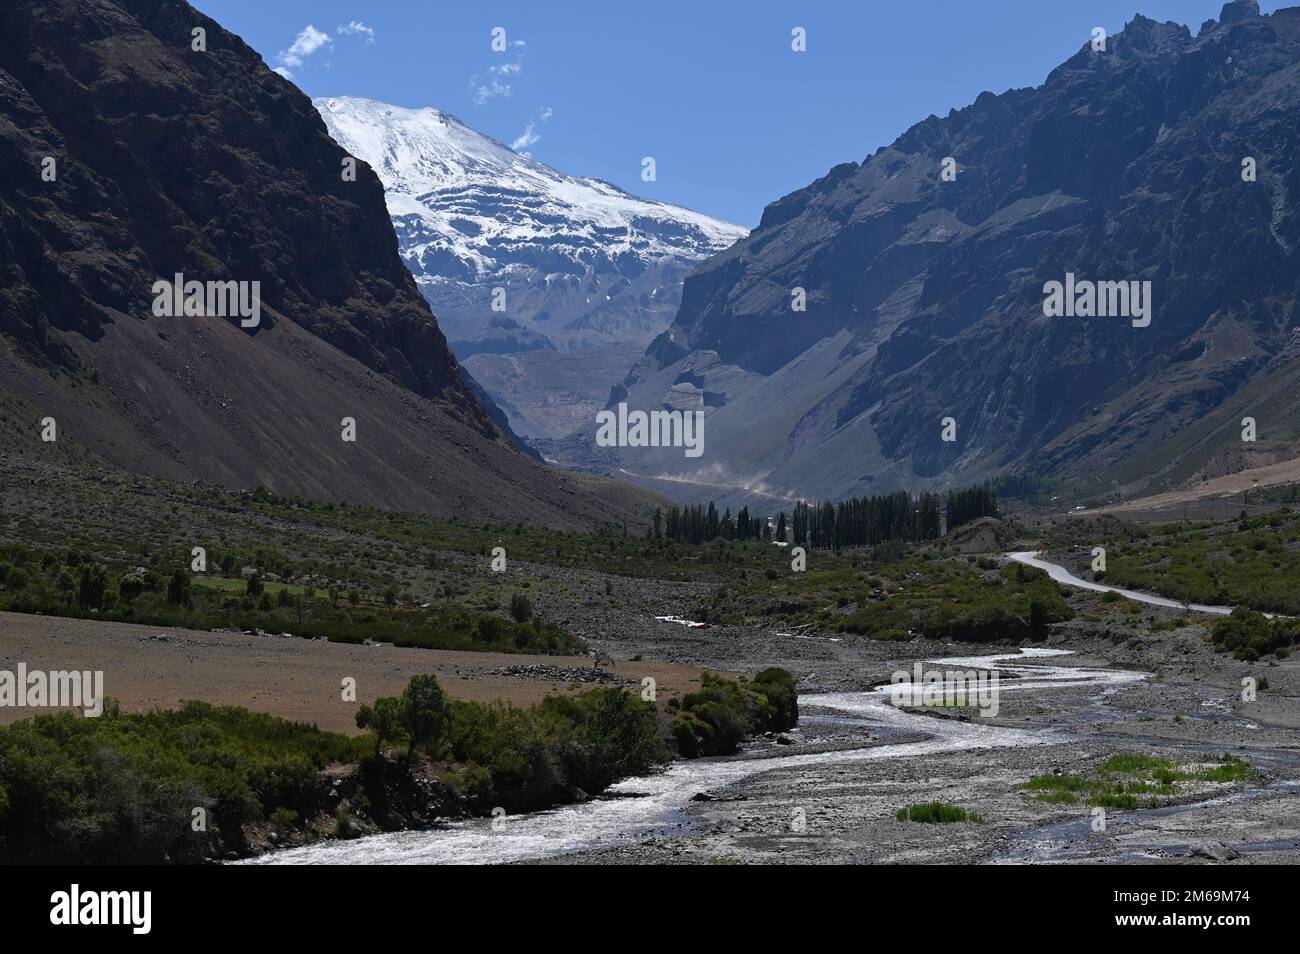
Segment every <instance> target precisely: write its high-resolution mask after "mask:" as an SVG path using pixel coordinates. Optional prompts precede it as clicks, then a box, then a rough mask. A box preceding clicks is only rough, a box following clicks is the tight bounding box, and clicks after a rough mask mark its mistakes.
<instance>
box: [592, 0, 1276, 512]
mask: <svg viewBox="0 0 1300 954" xmlns="http://www.w3.org/2000/svg"><path fill="white" fill-rule="evenodd" d="M1247 156H1249V157H1252V158H1254V159H1255V161H1256V163H1257V168H1258V180H1257V181H1255V182H1244V181H1243V180H1242V175H1241V172H1242V165H1241V163H1242V159H1243V158H1244V157H1247ZM945 157H953V158H955V159H956V161H957V164H958V169H959V172H958V175H957V178H956V181H952V182H946V181H942V180H941V177H940V170H941V163H942V162H943V160H944V158H945ZM1298 198H1300V9H1295V10H1283V11H1279V12H1278V13H1276V14H1275V15H1273V16H1271V17H1261V16H1259V13H1258V7H1257V5H1256V4H1254V3H1253V0H1239V2H1235V3H1230V4H1228V6H1227V7H1225V9H1224V13H1223V15H1222V17H1221V20H1220V22H1217V23H1215V22H1210V23H1208V24H1206V25H1205V26H1204V27H1203V28H1202V30H1201V32H1200V34H1199V35H1198V36H1193V35H1192V33H1191V32H1190V31H1189V30H1188V29H1187V28H1186V27H1183V26H1181V25H1178V24H1174V23H1163V24H1162V23H1157V22H1155V21H1152V20H1149V19H1145V18H1143V17H1137V18H1135V19H1134V20H1133V22H1132V23H1130V24H1129V25H1128V26H1127V27H1126V28H1125V30H1124V31H1123V32H1122V33H1120V34H1118V35H1116V36H1113V37H1111V38H1110V40H1109V43H1108V48H1107V51H1106V52H1104V53H1102V52H1094V51H1093V50H1091V49H1090V48H1089V47H1088V46H1085V47H1084V48H1083V49H1081V50H1080V52H1079V53H1078V54H1076V55H1075V56H1074V57H1072V58H1071V59H1070V60H1069V61H1067V62H1066V63H1064V64H1063V65H1062V66H1060V67H1059V68H1058V69H1056V70H1055V71H1053V73H1052V74H1051V75H1050V76H1049V77H1048V79H1047V81H1046V82H1045V83H1044V84H1043V85H1042V86H1041V87H1038V88H1036V89H1023V90H1012V91H1009V92H1007V93H1004V94H1002V95H1000V96H995V95H993V94H991V93H984V94H982V95H981V96H980V97H979V98H978V99H977V100H976V101H975V103H974V104H972V105H971V106H969V107H967V108H965V109H962V110H958V111H953V112H952V113H950V114H949V115H948V116H947V117H946V118H943V119H940V118H937V117H930V118H929V119H927V120H925V121H924V122H921V123H919V124H917V125H916V126H914V127H913V128H912V129H910V130H908V131H907V132H906V133H905V134H904V135H903V136H901V137H900V138H899V139H898V141H897V142H895V143H894V144H893V145H891V146H889V147H886V148H884V149H881V150H879V151H878V152H876V153H875V154H874V155H872V156H870V157H869V158H868V159H867V160H866V161H864V162H863V163H862V164H861V165H857V164H854V163H846V164H843V165H840V166H836V167H835V168H833V169H832V170H831V171H830V172H829V173H828V174H827V175H826V176H825V177H823V178H822V179H820V180H818V181H817V182H814V183H812V184H811V185H809V186H808V187H806V188H804V189H802V190H800V191H798V192H796V193H793V194H791V195H789V196H786V197H785V198H783V199H781V200H779V201H777V202H775V203H773V204H772V205H770V206H769V207H768V208H767V210H766V211H765V213H764V216H763V220H762V223H761V224H760V226H759V227H758V228H757V229H756V230H755V231H754V232H753V233H752V234H751V235H750V236H749V237H748V238H746V239H744V240H742V241H741V242H738V243H737V244H736V245H735V246H733V247H732V248H731V249H728V250H727V251H726V252H724V253H722V254H720V255H718V256H716V257H714V258H713V259H711V260H710V261H708V262H706V263H705V264H704V265H702V266H701V267H700V268H698V269H697V270H696V271H695V272H694V273H693V274H692V275H691V276H690V277H689V278H688V279H687V282H686V285H685V288H684V293H683V303H682V307H681V310H680V311H679V313H678V316H677V318H676V320H675V322H674V324H673V327H672V328H671V329H670V330H669V332H667V333H666V334H665V335H664V336H662V337H661V338H660V339H658V340H657V341H656V342H655V343H654V344H653V345H652V346H651V347H650V349H649V351H648V352H647V355H646V357H645V358H644V359H643V360H642V361H641V362H640V363H639V364H638V366H637V367H636V368H635V369H634V370H633V372H632V374H631V375H630V376H629V378H628V380H627V381H626V382H625V385H624V386H623V387H622V388H620V389H619V391H618V396H619V397H620V398H624V397H625V399H626V400H628V401H629V403H631V404H633V405H634V406H640V407H657V406H659V405H660V403H661V402H663V401H664V395H665V393H666V391H667V389H668V388H669V387H672V386H673V384H674V383H676V382H678V381H679V380H681V379H683V377H684V376H687V375H689V376H693V380H698V381H699V382H700V388H701V390H702V391H705V392H712V393H713V394H714V395H715V398H714V400H713V401H712V403H711V404H707V405H706V407H708V408H710V409H709V410H707V412H706V413H708V414H709V415H710V416H709V437H708V440H709V444H708V446H707V447H706V452H705V457H706V460H707V463H708V464H709V465H710V466H712V468H713V470H714V473H715V474H721V475H726V476H727V478H728V479H731V480H746V481H750V482H753V481H760V480H761V481H762V482H764V483H765V484H767V485H769V486H773V487H780V488H783V489H786V490H788V491H789V492H793V493H804V494H810V495H826V496H841V495H845V494H848V493H855V492H862V491H863V490H865V489H867V488H872V489H874V490H879V489H881V488H882V486H884V485H891V486H896V485H907V486H913V487H918V486H923V485H935V484H945V483H949V482H955V481H961V480H968V479H973V478H977V477H982V476H986V475H990V474H993V473H996V472H998V471H1006V470H1012V469H1029V470H1038V471H1043V472H1047V473H1051V474H1055V475H1058V476H1062V477H1078V478H1080V479H1085V480H1091V479H1093V478H1094V477H1096V476H1097V475H1098V474H1099V473H1100V472H1101V471H1102V470H1103V469H1105V468H1107V467H1110V466H1112V465H1114V464H1116V463H1118V462H1120V461H1122V460H1125V459H1126V458H1128V457H1129V456H1131V455H1132V454H1134V453H1135V452H1137V451H1138V450H1139V449H1142V450H1146V451H1149V450H1151V449H1152V448H1153V447H1156V446H1158V445H1160V444H1161V442H1163V441H1165V440H1167V439H1168V438H1170V437H1171V436H1172V435H1174V434H1176V433H1177V432H1178V431H1179V430H1180V429H1182V428H1184V427H1186V426H1187V425H1189V424H1191V423H1192V422H1194V421H1196V420H1198V419H1200V418H1201V417H1203V416H1205V415H1206V414H1208V413H1209V412H1210V411H1212V410H1213V409H1214V408H1216V407H1218V406H1220V405H1221V404H1222V403H1223V402H1224V401H1225V400H1226V399H1227V398H1229V397H1230V396H1231V395H1233V394H1235V393H1236V392H1237V391H1238V390H1239V389H1241V388H1242V387H1243V386H1244V385H1245V384H1247V383H1248V382H1249V381H1251V380H1252V378H1253V377H1254V376H1255V375H1257V374H1259V373H1261V372H1262V371H1263V369H1264V368H1265V367H1266V366H1267V365H1268V364H1269V362H1270V360H1272V359H1273V358H1274V357H1276V356H1279V355H1281V354H1282V353H1283V350H1284V348H1285V347H1286V345H1287V343H1288V340H1289V337H1290V333H1291V330H1292V327H1293V323H1294V316H1293V309H1294V302H1295V297H1296V292H1297V284H1298V281H1297V279H1298V276H1300V259H1298V258H1297V249H1298V248H1300V217H1298V216H1297V215H1296V211H1295V208H1296V201H1297V199H1298ZM1066 272H1073V273H1075V274H1076V275H1077V276H1078V277H1079V278H1086V279H1091V280H1098V281H1104V280H1112V281H1142V280H1146V281H1150V282H1152V288H1153V293H1154V296H1155V297H1154V301H1155V312H1154V316H1153V320H1152V322H1151V325H1150V326H1149V327H1146V328H1134V327H1132V326H1131V324H1130V322H1129V321H1127V320H1124V319H1119V318H1091V319H1082V318H1048V317H1045V316H1044V314H1043V309H1042V305H1043V297H1044V295H1043V285H1044V283H1045V282H1047V281H1051V280H1057V281H1061V280H1064V278H1065V274H1066ZM796 287H801V288H804V289H806V292H807V296H808V310H807V312H806V313H797V312H794V311H792V310H791V307H790V304H791V290H792V289H794V288H796ZM801 362H802V363H803V364H804V365H806V366H808V367H810V368H816V369H817V373H815V374H809V373H799V374H796V373H795V372H794V370H793V369H795V368H797V367H798V366H799V365H800V363H801ZM841 372H842V373H843V375H844V376H845V377H844V380H842V381H840V380H836V378H835V376H836V374H837V373H841ZM1292 410H1300V408H1296V409H1292ZM947 416H951V417H953V418H955V419H956V420H957V422H958V431H957V432H958V440H957V441H956V442H953V443H945V442H943V441H941V439H940V437H941V427H940V421H941V419H942V418H944V417H947ZM774 427H775V428H778V429H779V431H780V433H779V434H773V433H772V431H773V428H774ZM1294 450H1297V451H1300V449H1294ZM715 452H716V455H717V456H715ZM1208 452H1210V451H1208V450H1207V453H1208ZM1171 453H1172V451H1171ZM1148 460H1149V463H1148V465H1147V467H1146V468H1145V469H1144V471H1143V472H1142V473H1140V474H1138V475H1130V479H1132V480H1135V481H1137V482H1139V483H1141V482H1148V481H1155V480H1157V479H1160V478H1162V477H1163V473H1164V470H1165V469H1166V466H1167V465H1169V464H1172V460H1166V459H1165V458H1164V457H1163V456H1162V455H1161V454H1159V453H1157V454H1154V455H1152V456H1150V457H1149V458H1148ZM655 463H656V464H657V465H663V464H668V463H671V461H670V460H669V459H668V457H667V455H664V457H663V458H662V459H660V460H656V461H655ZM678 466H679V467H680V466H682V465H680V464H679V465H678Z"/></svg>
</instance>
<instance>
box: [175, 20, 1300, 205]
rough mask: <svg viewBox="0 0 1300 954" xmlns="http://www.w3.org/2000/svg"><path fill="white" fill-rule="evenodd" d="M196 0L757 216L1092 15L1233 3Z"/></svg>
mask: <svg viewBox="0 0 1300 954" xmlns="http://www.w3.org/2000/svg"><path fill="white" fill-rule="evenodd" d="M193 2H195V5H196V6H197V7H198V8H199V9H201V10H202V11H203V12H204V13H206V14H208V15H209V16H211V17H213V18H215V19H216V20H218V21H219V22H220V23H222V24H223V25H224V26H225V27H226V28H227V29H229V30H232V31H234V32H235V33H238V34H239V35H240V36H242V37H243V38H244V40H245V41H246V42H248V43H249V44H250V45H251V46H252V47H253V48H254V49H256V50H258V51H259V52H260V53H261V54H262V56H263V57H264V58H265V59H266V61H267V62H268V63H269V64H270V65H271V66H273V67H277V66H278V67H280V68H282V69H283V70H286V71H287V72H288V73H289V74H290V75H291V78H292V79H293V81H294V82H295V83H297V84H298V86H299V87H300V88H301V89H302V90H303V91H304V92H306V93H307V94H308V95H311V96H339V95H352V96H365V97H369V98H372V99H378V100H383V101H386V102H390V103H395V104H397V105H399V106H408V107H418V106H436V107H438V108H439V109H444V110H447V111H448V112H451V113H454V114H455V115H457V116H459V117H460V119H461V120H463V121H464V122H465V123H466V124H468V125H469V126H471V127H472V128H474V129H477V130H479V131H481V132H484V133H487V134H488V135H491V136H494V137H495V138H497V139H500V140H501V141H503V142H505V143H507V144H512V143H519V145H518V148H519V149H520V150H521V151H527V152H529V153H530V154H531V155H532V156H533V157H534V158H535V159H538V160H540V161H542V162H545V163H547V164H549V165H552V166H555V167H556V168H557V169H560V170H561V171H564V172H568V173H573V174H576V175H588V176H598V177H599V178H602V179H606V180H608V181H610V182H613V183H615V184H616V185H619V186H621V187H623V188H625V189H627V190H628V191H630V192H633V193H636V194H639V195H644V196H646V197H648V198H655V199H661V200H664V201H668V202H676V203H679V204H681V205H685V206H688V207H690V208H694V209H698V210H700V211H702V212H706V213H709V214H710V215H715V216H718V217H719V218H723V219H727V220H730V221H733V222H737V223H740V224H741V225H746V226H751V227H752V226H753V225H755V224H757V222H758V219H759V217H760V216H761V215H762V211H763V207H764V206H765V205H766V204H768V203H769V202H772V201H773V200H775V199H777V198H779V197H781V196H783V195H785V194H787V193H788V192H791V191H792V190H794V189H798V188H801V187H802V186H804V185H806V184H808V183H809V182H810V181H812V180H813V179H815V178H817V177H819V176H821V175H822V174H823V173H825V172H826V170H827V169H829V168H830V167H831V166H833V165H835V164H836V163H839V162H844V161H846V160H855V161H860V160H862V159H863V158H864V157H865V156H866V155H868V154H869V153H870V152H872V151H873V150H875V149H876V148H877V147H879V146H882V145H886V144H888V143H889V142H892V141H893V140H894V139H895V138H896V137H897V136H898V135H899V134H900V133H901V132H903V131H904V130H905V129H907V128H908V127H909V126H911V125H912V124H913V123H915V122H917V121H919V120H921V119H924V118H925V117H926V116H927V115H929V114H930V113H935V114H937V115H941V116H942V115H944V114H946V113H947V112H948V110H949V109H950V108H952V107H961V106H965V105H967V104H969V103H970V102H972V101H973V100H974V99H975V97H976V96H978V95H979V93H980V92H982V91H983V90H986V89H987V90H992V91H993V92H997V93H1000V92H1003V91H1004V90H1006V89H1008V88H1011V87H1017V86H1030V85H1037V84H1039V83H1041V82H1042V81H1043V79H1044V78H1045V77H1046V76H1047V74H1048V72H1050V70H1051V69H1052V68H1053V67H1055V66H1056V65H1057V64H1059V63H1060V62H1061V61H1063V60H1065V59H1066V58H1067V57H1069V56H1070V55H1072V54H1073V53H1074V52H1075V51H1076V50H1077V49H1078V48H1079V47H1080V46H1081V45H1082V44H1083V43H1084V42H1086V41H1087V40H1088V38H1089V34H1090V32H1091V30H1092V28H1093V27H1094V26H1101V27H1104V28H1106V30H1107V31H1109V32H1115V31H1117V30H1119V29H1120V28H1121V27H1122V26H1123V25H1124V23H1126V22H1127V21H1128V20H1129V19H1131V18H1132V15H1133V13H1134V12H1136V11H1138V10H1140V11H1141V12H1142V13H1143V14H1144V15H1146V16H1149V17H1152V18H1155V19H1159V20H1176V21H1178V22H1181V23H1187V24H1189V25H1190V26H1191V28H1192V30H1193V32H1195V31H1196V29H1197V28H1198V27H1199V26H1200V24H1201V22H1202V21H1204V20H1206V19H1208V18H1210V17H1217V16H1218V14H1219V10H1220V7H1221V6H1222V3H1221V0H928V2H927V0H911V2H892V0H891V2H880V0H840V2H834V3H827V2H817V0H801V2H784V3H780V2H769V0H693V2H679V0H650V2H647V3H638V2H635V0H616V2H611V0H603V2H594V0H593V2H588V0H572V2H563V3H561V2H555V0H552V2H546V0H530V2H518V3H515V2H511V3H490V2H477V3H472V2H459V3H447V2H441V0H371V2H368V3H363V2H358V0H193ZM1288 2H1291V0H1288ZM1285 5H1287V4H1286V3H1279V2H1265V3H1263V4H1261V6H1263V8H1264V10H1265V12H1268V11H1271V10H1274V9H1276V8H1278V7H1279V6H1285ZM308 27H310V28H311V30H308V29H307V28H308ZM494 27H501V28H503V29H504V30H505V39H506V42H507V49H506V50H505V52H493V50H492V48H491V43H492V30H493V28H494ZM794 27H803V28H805V30H806V31H807V51H806V52H802V53H796V52H793V51H792V50H791V48H790V40H791V30H792V28H794ZM521 44H522V45H521ZM530 130H531V132H530ZM644 156H653V157H654V158H655V163H656V168H657V179H656V181H655V182H648V183H647V182H643V181H641V159H642V157H644Z"/></svg>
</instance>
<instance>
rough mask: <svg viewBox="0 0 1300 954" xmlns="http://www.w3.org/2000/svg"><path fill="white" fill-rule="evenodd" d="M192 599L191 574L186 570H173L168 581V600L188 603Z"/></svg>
mask: <svg viewBox="0 0 1300 954" xmlns="http://www.w3.org/2000/svg"><path fill="white" fill-rule="evenodd" d="M189 601H190V575H189V574H188V573H186V572H185V571H184V570H180V569H177V570H173V571H172V575H171V579H169V580H168V581H167V602H168V603H176V604H181V603H188V602H189Z"/></svg>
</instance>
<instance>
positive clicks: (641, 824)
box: [243, 648, 1147, 864]
mask: <svg viewBox="0 0 1300 954" xmlns="http://www.w3.org/2000/svg"><path fill="white" fill-rule="evenodd" d="M1067 655H1070V653H1069V652H1068V651H1066V650H1059V649H1042V648H1028V649H1022V650H1019V651H1016V652H1007V653H998V654H994V655H985V656H952V657H946V658H940V659H934V660H931V665H932V666H936V667H942V668H945V669H962V670H965V669H996V670H998V671H999V672H1000V673H1001V679H1000V683H999V686H998V689H999V691H1001V692H1008V691H1010V692H1017V691H1037V690H1043V689H1052V688H1058V687H1063V686H1081V685H1095V686H1097V687H1098V688H1099V690H1100V691H1102V692H1106V691H1114V690H1116V689H1118V688H1120V687H1122V686H1125V685H1128V684H1131V683H1133V682H1136V681H1140V680H1142V679H1145V678H1147V674H1146V673H1139V672H1128V671H1123V670H1110V669H1097V668H1086V667H1074V666H1066V665H1060V664H1057V663H1059V657H1062V656H1067ZM1049 659H1050V660H1053V663H1048V662H1047V661H1048V660H1049ZM799 704H800V707H801V708H803V709H809V708H818V709H822V710H826V709H829V710H833V711H834V712H835V713H837V714H839V715H840V716H841V717H844V718H851V719H853V720H855V721H858V722H861V723H864V724H865V725H866V726H867V727H868V728H870V729H878V730H882V731H884V732H889V733H897V732H899V731H900V730H901V731H905V732H908V733H913V734H915V733H924V734H925V736H926V738H924V739H922V740H920V741H911V742H901V743H898V744H893V745H888V744H887V745H876V746H873V747H870V748H862V749H850V750H847V751H835V752H820V753H815V754H807V755H795V754H792V755H787V756H778V757H771V758H761V759H755V758H744V757H740V758H735V757H733V758H727V759H697V760H692V761H679V762H674V763H672V764H671V765H670V766H669V767H668V768H667V769H666V770H664V771H663V772H660V773H658V774H655V775H651V776H647V777H642V778H633V779H627V780H625V781H623V782H619V783H618V784H616V785H614V786H612V787H611V788H610V789H609V790H608V791H607V792H606V794H605V795H604V796H602V797H601V798H599V799H597V800H596V801H592V802H588V803H587V804H584V805H570V806H565V807H562V808H557V809H553V810H550V811H545V812H534V813H530V814H523V815H513V816H508V817H506V818H502V819H498V820H497V821H496V823H495V825H494V824H493V823H492V822H489V821H487V820H482V819H475V820H471V821H464V822H455V823H452V824H450V825H448V826H447V827H446V828H442V829H438V830H433V831H408V832H394V833H390V834H383V835H374V836H370V837H367V838H360V839H356V840H353V841H335V842H327V843H323V844H319V845H311V846H308V847H305V848H292V849H286V850H283V851H274V852H270V853H268V854H265V855H262V856H260V857H258V858H255V859H250V860H249V861H247V862H243V863H245V864H495V863H501V862H510V861H523V860H527V859H533V858H542V857H549V856H553V855H560V854H565V853H568V852H574V851H580V850H584V849H591V848H599V847H601V846H604V845H611V844H619V843H626V842H629V841H635V840H639V839H642V838H645V837H649V836H652V835H656V834H672V833H674V832H677V833H680V832H681V831H682V830H683V827H682V826H683V824H684V823H687V822H688V821H689V819H688V818H687V816H685V815H684V814H683V810H684V809H685V808H686V806H687V805H688V804H689V803H690V800H691V796H693V795H694V794H696V793H697V792H702V791H708V790H711V789H716V788H719V787H721V786H724V785H727V784H730V783H732V782H736V781H739V780H741V779H743V778H746V777H749V776H751V775H755V774H757V773H760V772H770V771H773V770H778V769H790V768H799V767H803V766H809V767H811V766H816V765H820V764H825V763H830V762H834V763H838V764H843V763H850V762H872V761H876V760H879V759H900V758H920V757H924V756H927V755H933V754H936V753H944V752H955V751H961V750H972V751H974V750H981V749H993V748H1002V747H1008V746H1035V745H1050V744H1059V743H1061V742H1063V741H1065V739H1064V738H1063V737H1062V736H1061V734H1060V732H1059V730H1054V729H1037V730H1031V729H1020V728H1008V727H1002V726H996V725H990V724H988V723H986V722H981V721H980V720H978V719H975V720H972V721H969V722H964V721H959V720H956V719H936V718H932V717H929V716H924V715H918V714H914V713H910V712H907V711H904V710H903V709H900V708H897V707H896V706H895V705H894V704H893V703H892V702H891V701H890V689H889V687H888V686H885V687H880V688H877V689H873V690H871V691H867V692H837V693H825V694H814V695H804V696H800V698H799Z"/></svg>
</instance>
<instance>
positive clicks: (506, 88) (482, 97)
mask: <svg viewBox="0 0 1300 954" xmlns="http://www.w3.org/2000/svg"><path fill="white" fill-rule="evenodd" d="M510 46H511V47H512V48H514V50H515V58H514V59H513V60H510V61H509V62H506V63H500V64H497V65H494V66H489V67H488V68H487V69H486V70H484V71H483V72H482V73H475V74H474V75H473V76H471V77H470V78H469V89H470V98H471V99H472V100H473V101H474V105H475V106H482V105H483V104H484V103H486V102H487V101H488V100H492V99H496V98H497V97H498V96H501V97H508V96H510V95H511V94H512V93H513V92H514V82H513V81H512V79H511V78H512V77H517V76H518V75H519V74H520V73H522V72H523V71H524V47H526V46H527V44H526V43H525V42H524V41H523V40H515V41H513V42H512V43H511V44H510Z"/></svg>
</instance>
